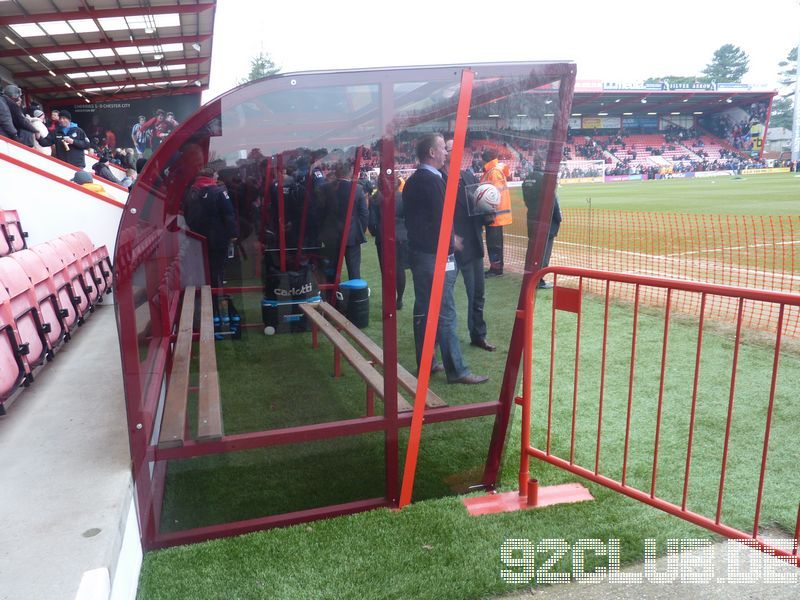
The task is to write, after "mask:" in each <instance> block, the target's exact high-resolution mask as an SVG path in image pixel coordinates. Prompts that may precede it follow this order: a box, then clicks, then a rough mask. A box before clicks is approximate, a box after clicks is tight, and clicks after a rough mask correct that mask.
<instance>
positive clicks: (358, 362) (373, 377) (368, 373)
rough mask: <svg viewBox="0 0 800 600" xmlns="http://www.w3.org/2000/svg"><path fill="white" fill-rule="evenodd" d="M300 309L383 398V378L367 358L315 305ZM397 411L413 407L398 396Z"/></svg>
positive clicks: (304, 305)
mask: <svg viewBox="0 0 800 600" xmlns="http://www.w3.org/2000/svg"><path fill="white" fill-rule="evenodd" d="M300 309H301V310H302V311H303V312H304V313H305V314H306V316H307V317H308V318H309V319H310V320H311V321H312V322H313V323H314V324H315V325H316V326H317V327H318V328H319V330H320V331H321V332H322V333H323V334H324V335H325V337H327V338H328V339H329V340H330V341H331V343H332V344H333V345H334V346H335V347H336V348H337V349H338V350H339V351H340V352H341V353H342V355H343V356H344V357H345V359H346V360H347V362H349V363H350V364H351V365H352V367H353V368H354V369H355V370H356V372H357V373H358V374H359V375H360V376H361V377H362V378H363V379H364V381H365V382H366V383H367V385H368V386H369V387H370V388H372V390H373V391H374V392H375V393H376V394H378V396H379V397H380V398H383V376H382V375H381V374H380V373H378V371H377V370H376V369H375V367H373V366H372V365H371V364H370V363H369V361H367V359H366V358H364V357H363V356H361V354H360V353H359V352H358V350H356V349H355V348H354V347H353V346H352V345H351V344H350V342H348V341H347V339H346V338H345V337H344V336H343V335H342V334H341V333H339V332H338V331H337V330H336V328H335V327H334V326H333V325H331V324H330V323H329V322H328V321H327V320H326V319H325V317H323V316H322V314H321V313H320V312H319V311H317V310H316V309H315V308H314V305H310V304H301V305H300ZM397 410H398V411H400V412H405V411H409V410H411V405H410V404H409V403H408V402H406V401H405V399H403V398H401V397H399V396H398V398H397Z"/></svg>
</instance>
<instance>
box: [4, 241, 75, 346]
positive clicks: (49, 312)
mask: <svg viewBox="0 0 800 600" xmlns="http://www.w3.org/2000/svg"><path fill="white" fill-rule="evenodd" d="M11 258H12V259H14V260H15V261H16V262H17V264H19V266H20V267H21V268H22V269H23V270H24V271H25V274H26V275H27V276H28V279H30V281H31V286H32V287H33V294H34V298H35V299H36V303H37V304H38V306H39V314H40V315H41V319H42V323H49V324H50V331H49V332H48V333H47V339H48V340H49V342H50V347H51V348H55V347H56V346H58V345H59V344H60V343H61V341H62V340H63V341H67V340H68V339H69V330H70V323H69V322H68V318H69V316H70V311H69V310H68V308H65V307H62V306H61V304H60V303H59V301H58V290H57V289H56V286H55V283H54V282H53V279H52V277H50V273H49V272H48V271H47V267H46V266H45V264H44V263H43V262H42V259H41V258H39V256H38V255H37V254H36V253H35V252H33V251H32V250H20V251H19V252H15V253H14V254H13V255H12V256H11ZM69 308H71V305H70V306H69ZM72 317H73V318H72V323H73V324H75V325H77V323H76V321H77V318H76V317H75V311H74V310H73V311H72Z"/></svg>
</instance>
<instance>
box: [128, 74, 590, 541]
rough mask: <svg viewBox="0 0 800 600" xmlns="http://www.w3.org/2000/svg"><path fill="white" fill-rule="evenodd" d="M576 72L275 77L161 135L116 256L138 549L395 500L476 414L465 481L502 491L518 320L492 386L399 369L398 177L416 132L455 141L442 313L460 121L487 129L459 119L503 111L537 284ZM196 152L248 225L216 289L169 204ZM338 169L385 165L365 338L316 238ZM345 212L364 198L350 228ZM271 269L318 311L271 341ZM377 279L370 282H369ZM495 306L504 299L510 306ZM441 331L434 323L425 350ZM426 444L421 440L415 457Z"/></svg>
mask: <svg viewBox="0 0 800 600" xmlns="http://www.w3.org/2000/svg"><path fill="white" fill-rule="evenodd" d="M574 77H575V66H574V65H573V64H571V63H567V62H554V63H551V62H530V63H496V64H477V65H450V66H440V67H410V68H393V69H375V70H355V71H339V72H312V73H295V74H285V75H279V76H275V77H270V78H267V79H264V80H260V81H256V82H253V83H250V84H247V85H244V86H241V87H239V88H237V89H234V90H232V91H230V92H228V93H226V94H224V95H222V96H220V97H219V98H217V99H215V100H213V101H211V102H209V103H207V104H205V105H204V106H202V107H201V108H200V110H199V111H197V112H196V113H195V114H194V115H192V116H191V117H190V118H189V119H187V121H186V122H184V123H183V124H182V125H181V126H180V127H179V128H178V129H177V130H175V131H174V132H173V134H172V135H171V136H170V137H169V138H168V139H167V141H166V142H165V143H164V144H163V145H162V146H161V147H160V148H159V149H158V150H157V152H156V153H155V154H154V155H153V157H152V158H151V160H150V161H149V163H148V164H147V166H146V168H145V170H144V171H143V172H142V174H141V175H140V179H139V182H138V183H137V185H136V187H135V188H134V190H133V193H132V195H131V198H130V201H129V202H128V205H127V207H126V210H125V212H124V215H123V217H122V220H121V223H120V229H119V235H118V241H117V246H116V248H117V250H116V260H115V261H114V270H115V273H114V276H115V294H116V300H117V304H116V310H117V322H118V328H119V337H120V345H121V353H122V362H123V377H124V385H125V394H126V401H127V418H128V431H129V436H130V445H131V451H132V457H133V470H134V480H135V486H136V501H137V511H138V516H139V523H140V528H141V533H142V539H143V542H144V546H145V547H146V548H156V547H165V546H170V545H175V544H180V543H187V542H193V541H200V540H203V539H209V538H215V537H221V536H227V535H234V534H241V533H245V532H249V531H254V530H259V529H264V528H268V527H273V526H281V525H288V524H293V523H298V522H303V521H307V520H312V519H317V518H324V517H330V516H335V515H341V514H348V513H353V512H357V511H362V510H367V509H372V508H377V507H398V506H402V505H404V504H406V503H408V502H409V501H410V500H411V499H412V498H413V497H414V496H413V490H414V482H415V478H416V474H417V464H418V460H419V461H420V462H419V464H420V467H419V472H420V473H421V474H424V473H425V471H426V469H432V468H434V467H432V466H431V463H430V462H428V463H426V462H425V461H424V456H423V457H422V459H420V455H419V448H420V440H421V439H422V436H421V432H422V425H423V421H424V423H425V424H426V425H427V426H429V427H435V428H437V432H442V431H444V432H446V431H448V428H451V431H453V432H455V433H456V434H457V435H462V432H460V431H459V430H457V429H452V428H456V427H458V426H459V424H460V423H465V422H467V421H473V420H476V421H480V422H481V423H483V426H482V429H481V430H480V433H476V431H478V430H477V429H469V430H464V431H470V432H472V433H471V434H470V435H483V436H484V438H481V439H485V446H484V447H485V448H487V450H486V454H485V456H484V457H481V459H480V460H481V461H484V466H483V468H482V469H481V471H482V472H481V473H478V474H476V475H475V476H474V479H475V480H474V481H472V482H471V483H472V484H474V485H477V486H479V487H483V488H485V489H491V488H493V487H494V485H495V483H496V481H497V477H498V470H499V468H500V463H501V457H502V452H503V446H504V441H505V437H506V432H507V429H508V423H509V418H510V414H511V408H512V406H513V401H514V389H515V386H516V382H517V372H518V366H519V362H520V356H521V351H522V330H521V320H520V316H519V313H517V312H515V311H513V310H511V309H510V310H509V311H508V327H509V328H513V335H512V336H511V346H510V348H509V352H508V358H507V364H506V369H505V373H504V377H503V379H502V381H500V382H497V381H495V382H494V384H493V387H492V388H491V389H490V388H488V387H487V388H484V389H485V390H486V392H487V393H490V394H491V395H492V397H487V398H485V399H484V400H483V401H480V402H473V401H464V400H463V399H460V398H459V397H458V395H457V394H455V390H454V389H453V388H452V387H450V388H447V393H446V394H445V393H441V394H440V395H437V394H435V393H433V392H432V391H431V390H430V389H429V377H430V368H429V367H427V368H426V367H425V365H426V364H430V363H429V362H428V363H426V361H425V358H424V357H425V356H426V354H423V361H422V364H423V368H422V369H421V370H420V372H419V373H418V374H416V376H415V375H414V372H415V365H414V364H408V363H409V361H408V359H407V358H406V359H405V360H402V355H403V352H406V354H405V356H406V357H407V356H408V354H407V350H404V349H402V348H401V349H398V343H397V342H398V312H397V310H396V305H395V301H396V288H395V277H394V269H395V246H394V240H395V220H394V214H395V210H394V202H395V192H394V191H395V188H396V186H395V176H396V172H397V171H398V170H399V169H402V168H408V167H409V166H413V164H414V163H415V162H416V160H415V158H414V157H413V153H414V150H413V149H414V145H415V141H416V139H418V138H419V137H420V136H421V135H424V134H425V133H428V132H441V133H443V134H445V135H446V136H448V137H449V136H452V138H453V139H454V149H453V152H452V154H451V167H450V171H449V178H448V185H447V191H446V200H445V213H444V218H443V221H442V227H441V231H440V239H439V251H438V253H437V262H436V275H435V280H434V289H433V292H432V298H431V312H430V314H431V315H434V314H435V313H438V307H439V302H440V297H441V285H442V280H443V278H444V269H445V263H446V258H447V256H446V254H447V241H448V240H449V236H450V230H451V227H452V217H453V209H454V204H455V197H456V185H455V184H456V182H457V180H458V171H459V169H460V168H462V167H464V166H466V165H469V164H470V163H471V161H472V156H469V155H467V154H465V153H464V142H465V139H466V137H467V135H468V133H469V130H470V127H473V126H474V127H475V128H476V129H479V128H480V124H481V120H480V119H478V118H476V120H475V122H474V124H473V121H472V120H471V117H470V115H471V114H473V115H478V114H480V113H481V111H485V112H487V114H491V115H497V116H496V117H491V118H499V119H502V120H503V124H504V127H505V128H507V129H509V130H514V131H515V133H516V134H517V135H519V136H521V137H524V138H525V139H526V140H528V141H529V143H530V145H531V147H533V148H534V149H535V152H536V155H537V161H536V164H537V168H538V173H537V174H536V178H537V180H538V181H539V184H538V185H539V189H540V190H541V191H540V194H539V197H538V199H537V201H534V202H531V203H529V205H528V211H527V212H528V215H527V218H528V221H529V231H530V232H531V234H530V236H529V240H528V252H527V262H526V270H525V275H524V279H525V280H527V279H528V278H530V277H531V276H532V274H533V272H534V271H535V270H536V269H537V268H538V265H539V261H540V257H541V255H542V253H543V251H544V246H545V242H546V238H547V233H546V232H547V228H548V227H549V222H550V214H551V212H552V200H553V193H554V190H555V186H556V177H557V173H558V166H559V162H560V158H561V154H562V146H563V142H564V138H565V135H566V130H567V124H568V119H569V114H570V104H571V100H572V91H573V85H574ZM487 118H489V117H487ZM207 164H212V165H213V167H214V169H215V170H217V172H219V174H220V177H221V179H222V180H223V181H224V182H225V183H226V185H227V187H228V190H229V193H230V195H231V197H232V200H233V205H234V207H235V209H236V216H237V219H238V224H239V231H240V239H239V243H238V245H237V248H236V249H235V252H234V253H233V255H234V258H232V259H230V260H229V261H228V262H227V264H226V275H225V283H224V287H223V288H222V289H211V287H210V286H209V280H208V264H207V260H205V256H206V251H205V248H204V246H205V243H206V241H205V240H204V239H203V238H202V237H201V236H198V235H196V234H194V233H193V232H191V231H189V230H188V228H187V227H186V223H185V220H184V218H183V215H182V211H181V203H182V199H183V198H184V194H185V191H186V189H187V187H188V186H189V185H191V182H192V181H193V180H194V178H195V176H196V175H197V173H198V171H199V170H200V169H201V168H203V167H204V166H205V165H207ZM343 167H346V168H347V169H348V170H349V171H350V173H351V176H350V177H351V179H352V180H356V179H358V178H359V176H360V175H361V173H362V172H366V171H367V170H374V169H378V170H379V171H378V172H379V177H378V188H379V189H378V191H379V192H380V194H381V196H382V199H383V202H384V210H383V220H382V223H381V228H382V241H383V248H382V250H383V256H384V269H383V277H382V283H381V286H380V298H381V302H380V305H381V312H380V314H379V315H378V316H377V318H375V317H374V321H377V322H378V323H379V326H376V327H375V328H374V329H372V330H370V333H372V335H374V337H375V338H376V339H372V338H370V337H369V336H368V335H367V334H366V333H364V332H361V331H360V330H358V329H356V328H354V327H352V324H350V323H349V322H348V321H347V320H346V319H343V317H342V314H341V313H339V312H338V311H337V310H336V300H335V298H336V295H335V292H336V291H338V286H339V284H340V282H341V278H342V277H341V269H342V254H343V244H342V245H341V246H340V247H339V248H338V251H339V252H338V255H334V256H333V257H328V260H327V261H326V260H325V257H324V256H320V252H319V244H318V243H317V242H316V238H317V237H318V234H319V232H318V230H317V229H315V228H318V227H320V226H321V224H320V223H319V222H317V221H316V217H317V216H318V212H317V211H316V208H317V206H316V204H315V203H316V202H317V201H318V200H319V198H320V196H319V195H318V194H317V190H316V188H315V185H316V181H315V176H317V175H318V176H320V179H324V178H325V177H328V176H329V174H330V173H332V172H335V171H336V169H337V168H339V169H340V170H341V169H342V168H343ZM532 176H533V175H532ZM289 182H291V183H292V185H291V186H290V185H289ZM319 184H320V185H324V182H323V181H320V182H319ZM291 188H294V190H295V192H296V190H298V189H299V190H301V192H300V193H295V192H292V193H290V190H291ZM353 189H354V188H353ZM353 205H354V193H353V194H351V195H350V198H349V202H348V207H347V213H346V221H345V227H344V230H345V232H346V231H347V229H348V227H347V224H348V223H349V220H350V219H352V218H354V217H353ZM342 241H344V240H342ZM267 265H268V266H270V268H276V269H278V271H280V272H291V271H294V272H297V271H299V270H303V269H305V270H306V271H307V272H308V273H310V274H311V277H313V278H314V283H315V284H316V285H317V286H318V288H319V289H320V291H321V294H322V296H323V298H325V299H326V300H327V301H328V302H325V303H322V304H318V305H316V306H311V307H309V306H306V307H304V308H303V309H302V310H303V315H302V316H303V317H304V318H305V319H306V320H307V324H308V326H307V327H306V328H301V330H300V331H298V332H296V333H287V334H285V335H284V334H280V335H273V336H265V335H264V334H263V322H262V319H261V310H260V308H261V307H260V302H261V300H262V298H263V295H264V285H263V284H264V279H263V273H264V271H265V268H266V266H267ZM371 285H372V287H373V290H374V291H377V288H378V284H377V282H371ZM212 294H218V295H219V297H220V298H222V299H223V300H227V301H228V303H229V305H230V303H232V304H233V305H235V306H236V307H237V312H238V316H239V318H240V319H241V321H240V323H241V331H242V333H243V335H242V339H241V340H232V339H224V340H218V341H217V342H216V343H215V341H214V334H215V331H214V330H213V329H212V320H211V315H212V312H211V296H212ZM506 300H507V302H508V305H509V307H511V306H513V302H514V299H512V298H508V299H506ZM323 305H324V306H327V308H324V306H323ZM435 328H436V321H435V319H434V318H430V319H429V323H428V328H427V330H426V334H425V336H426V342H425V352H427V356H430V355H431V353H432V351H433V340H434V339H435V333H436V332H435ZM303 329H310V330H312V331H310V332H309V331H303ZM323 338H324V339H323ZM377 338H379V339H377ZM313 346H319V347H318V348H314V347H313ZM331 350H332V351H333V361H334V366H333V373H334V376H336V375H341V374H342V373H343V365H344V363H345V362H346V363H349V367H344V377H334V378H331V377H330V368H329V364H330V363H329V359H328V358H327V357H328V356H329V355H330V351H331ZM399 357H400V358H401V360H399ZM404 363H405V364H404ZM451 390H452V391H451ZM365 396H366V401H365V400H364V397H365ZM439 434H441V433H439ZM441 435H444V434H441ZM429 439H433V438H427V437H426V438H424V439H422V442H423V443H422V448H423V450H424V446H425V443H424V442H425V441H426V440H429ZM484 459H485V460H484ZM401 474H402V477H401ZM434 493H435V492H434Z"/></svg>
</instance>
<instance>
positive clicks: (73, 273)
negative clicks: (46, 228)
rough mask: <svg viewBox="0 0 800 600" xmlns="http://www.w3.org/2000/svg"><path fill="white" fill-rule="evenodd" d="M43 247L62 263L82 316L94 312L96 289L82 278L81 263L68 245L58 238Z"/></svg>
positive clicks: (89, 280)
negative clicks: (48, 248)
mask: <svg viewBox="0 0 800 600" xmlns="http://www.w3.org/2000/svg"><path fill="white" fill-rule="evenodd" d="M45 245H46V246H50V247H51V248H52V249H53V250H55V251H56V252H57V253H58V255H59V256H60V257H61V260H62V261H63V262H64V267H65V270H66V273H67V277H68V278H69V282H70V283H71V284H72V291H73V292H75V295H76V296H78V297H80V298H81V301H80V302H79V305H80V307H81V312H82V314H83V315H85V314H86V313H87V312H94V302H93V298H96V297H97V288H96V287H95V285H94V283H93V282H92V280H91V278H88V280H87V279H86V278H84V272H83V268H82V262H81V261H79V259H78V257H76V256H75V252H74V251H73V250H72V248H71V247H70V246H69V244H67V243H66V242H65V241H64V240H61V239H59V238H56V239H54V240H50V241H49V242H45Z"/></svg>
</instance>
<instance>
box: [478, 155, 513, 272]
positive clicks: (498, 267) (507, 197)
mask: <svg viewBox="0 0 800 600" xmlns="http://www.w3.org/2000/svg"><path fill="white" fill-rule="evenodd" d="M482 158H483V162H484V165H483V171H484V173H483V177H482V178H481V183H491V184H492V185H494V186H495V187H496V188H497V191H499V192H500V206H499V207H498V210H497V215H496V216H495V218H494V220H493V221H492V223H491V225H487V226H486V250H487V252H488V254H489V270H488V271H487V272H486V276H487V277H499V276H500V275H502V274H503V227H505V226H506V225H511V223H512V218H511V192H509V190H508V173H507V169H508V168H507V167H506V166H505V165H503V164H502V163H500V161H499V160H498V157H497V151H496V150H492V149H489V150H485V151H484V153H483V155H482Z"/></svg>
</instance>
